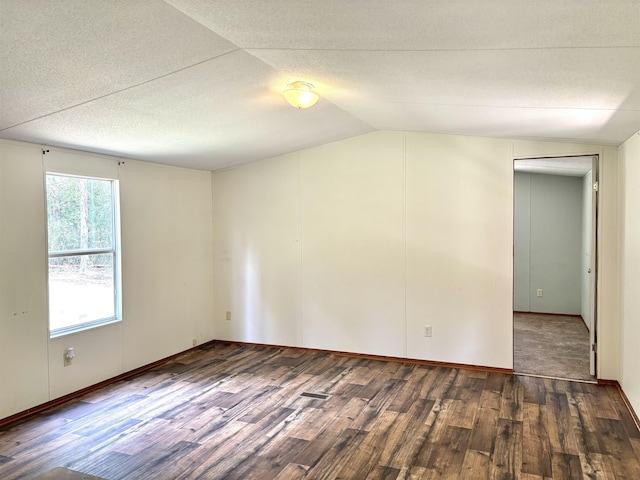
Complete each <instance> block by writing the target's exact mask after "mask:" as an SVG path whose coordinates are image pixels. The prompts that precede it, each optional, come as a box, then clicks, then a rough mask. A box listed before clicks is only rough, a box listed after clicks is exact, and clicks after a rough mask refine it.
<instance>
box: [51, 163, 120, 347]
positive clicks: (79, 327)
mask: <svg viewBox="0 0 640 480" xmlns="http://www.w3.org/2000/svg"><path fill="white" fill-rule="evenodd" d="M49 175H55V176H59V177H70V178H79V179H88V180H100V181H107V182H110V183H111V198H112V200H113V207H112V211H111V214H112V222H113V230H112V236H113V238H112V243H111V244H112V246H113V247H112V248H94V249H77V250H60V251H49V238H48V236H49V218H48V213H47V214H46V216H45V218H46V219H47V229H46V232H47V300H49V298H48V297H49V295H51V293H50V289H49V260H50V259H52V258H65V257H77V256H83V255H113V283H114V285H113V292H114V299H113V302H114V315H113V316H110V317H107V318H98V319H93V320H89V321H87V322H82V323H77V324H75V325H69V326H67V327H61V328H56V329H51V316H50V315H51V313H50V312H49V316H48V327H49V337H50V338H57V337H62V336H65V335H70V334H73V333H77V332H81V331H84V330H89V329H92V328H97V327H101V326H104V325H110V324H112V323H116V322H121V321H122V295H121V292H122V277H121V273H120V272H121V259H120V257H121V248H120V243H121V242H120V186H119V181H118V179H115V178H108V177H99V176H94V175H75V174H69V173H66V172H58V171H45V178H44V180H45V202H46V210H45V211H46V212H48V211H49V208H48V202H49V195H48V191H47V189H46V184H47V177H48V176H49ZM49 305H50V303H49V301H47V308H49Z"/></svg>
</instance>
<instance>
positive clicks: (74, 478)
mask: <svg viewBox="0 0 640 480" xmlns="http://www.w3.org/2000/svg"><path fill="white" fill-rule="evenodd" d="M34 480H104V479H102V478H100V477H94V476H93V475H87V474H86V473H82V472H76V471H74V470H69V469H67V468H62V467H58V468H54V469H53V470H49V471H48V472H44V473H43V474H41V475H38V476H37V477H36V478H35V479H34Z"/></svg>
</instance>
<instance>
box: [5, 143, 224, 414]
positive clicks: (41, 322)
mask: <svg viewBox="0 0 640 480" xmlns="http://www.w3.org/2000/svg"><path fill="white" fill-rule="evenodd" d="M49 149H50V153H48V154H47V156H46V157H45V158H46V159H47V160H46V161H47V163H49V162H52V161H53V159H54V158H56V157H57V160H58V163H57V165H58V167H59V168H64V169H65V170H64V171H66V172H67V173H73V172H75V173H78V174H92V172H96V171H99V170H101V169H104V168H108V169H110V170H111V171H115V172H116V173H115V175H116V176H117V177H118V178H119V180H120V201H121V225H122V270H123V279H122V288H123V292H122V298H123V321H122V322H119V323H115V324H111V325H107V326H103V327H99V328H96V329H91V330H86V331H84V332H79V333H76V334H72V335H67V336H64V337H58V338H56V339H53V340H50V339H49V334H48V318H47V243H46V212H45V192H44V177H43V175H44V168H43V156H42V153H41V148H40V147H39V146H37V145H30V144H24V143H18V142H8V141H1V142H0V183H1V188H0V342H1V345H0V346H1V348H0V360H1V364H0V418H2V417H6V416H9V415H12V414H14V413H16V412H20V411H23V410H25V409H28V408H31V407H34V406H36V405H39V404H41V403H44V402H46V401H48V400H51V399H54V398H57V397H59V396H62V395H65V394H68V393H71V392H73V391H76V390H79V389H81V388H84V387H86V386H89V385H92V384H95V383H97V382H100V381H102V380H105V379H107V378H110V377H113V376H115V375H118V374H120V373H124V372H126V371H128V370H132V369H134V368H137V367H140V366H143V365H146V364H148V363H150V362H153V361H155V360H159V359H161V358H164V357H167V356H169V355H172V354H174V353H178V352H180V351H184V350H187V349H188V348H190V347H191V346H192V343H193V339H196V340H197V341H198V342H199V343H201V342H206V341H209V340H211V339H213V328H212V327H213V323H212V316H213V301H212V296H211V292H212V291H213V271H212V268H211V265H212V264H213V259H212V248H211V245H212V193H211V174H210V173H209V172H201V171H194V170H186V169H180V168H174V167H167V166H164V165H154V164H150V163H143V162H135V161H132V160H123V159H115V158H113V157H105V156H97V155H89V154H83V153H81V152H74V151H68V150H62V149H53V148H49ZM118 162H121V163H122V162H124V164H122V165H118ZM54 163H55V162H54ZM67 347H74V349H75V354H76V357H75V359H74V361H73V364H72V365H71V366H68V367H63V351H64V349H65V348H67ZM7 387H10V388H7Z"/></svg>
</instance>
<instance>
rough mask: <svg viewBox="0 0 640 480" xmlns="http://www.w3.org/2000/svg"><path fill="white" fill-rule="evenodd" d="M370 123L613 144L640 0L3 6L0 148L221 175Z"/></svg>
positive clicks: (6, 1)
mask: <svg viewBox="0 0 640 480" xmlns="http://www.w3.org/2000/svg"><path fill="white" fill-rule="evenodd" d="M294 80H305V81H310V82H312V83H314V84H315V85H316V86H317V91H318V93H319V94H320V95H321V100H320V102H319V103H318V104H317V105H316V106H315V107H313V108H311V109H308V110H296V109H293V108H292V107H290V106H289V105H288V104H286V103H285V102H284V100H283V98H282V96H281V90H282V89H283V88H284V87H285V85H286V84H287V83H290V82H291V81H294ZM373 130H409V131H425V132H435V133H453V134H464V135H480V136H495V137H503V138H528V139H542V140H555V141H558V140H568V141H577V142H589V143H602V144H611V145H618V144H620V143H621V142H623V141H624V140H625V139H627V138H628V137H629V136H631V135H632V134H633V133H634V132H635V131H637V130H640V0H628V1H625V0H619V1H618V0H610V1H606V2H604V1H602V2H596V1H589V2H585V1H584V0H566V1H562V2H558V1H552V0H547V1H538V2H531V1H530V0H485V1H482V2H478V1H456V0H431V1H428V2H427V1H424V0H413V1H407V0H404V1H394V2H390V1H388V0H385V1H382V0H361V1H346V0H323V1H322V2H311V1H306V0H297V1H292V0H288V1H284V0H270V1H265V0H244V1H243V0H218V1H213V0H209V1H207V0H168V1H166V2H163V1H160V0H137V1H132V0H109V1H102V0H0V138H8V139H15V140H24V141H30V142H35V143H42V144H48V145H57V146H65V147H71V148H79V149H83V150H88V151H95V152H100V153H108V154H114V155H121V156H126V157H131V158H137V159H142V160H153V161H159V162H165V163H170V164H175V165H181V166H187V167H196V168H204V169H216V168H222V167H226V166H230V165H234V164H238V163H243V162H247V161H251V160H256V159H260V158H266V157H270V156H274V155H278V154H282V153H287V152H291V151H295V150H298V149H301V148H306V147H310V146H314V145H320V144H323V143H327V142H331V141H335V140H339V139H343V138H348V137H352V136H354V135H359V134H362V133H366V132H370V131H373Z"/></svg>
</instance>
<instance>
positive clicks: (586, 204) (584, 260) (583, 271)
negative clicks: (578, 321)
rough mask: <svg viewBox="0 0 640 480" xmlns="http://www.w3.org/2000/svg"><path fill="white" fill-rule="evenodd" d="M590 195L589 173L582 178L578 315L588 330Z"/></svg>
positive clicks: (589, 318) (589, 307)
mask: <svg viewBox="0 0 640 480" xmlns="http://www.w3.org/2000/svg"><path fill="white" fill-rule="evenodd" d="M592 195H593V188H592V183H591V171H589V172H588V173H587V174H586V175H585V176H584V177H582V231H581V236H582V241H581V244H582V245H581V247H582V248H581V252H580V254H581V255H580V279H581V287H580V292H581V293H580V298H581V301H580V315H582V319H583V320H584V323H585V325H586V326H587V328H588V329H591V302H590V301H589V300H590V295H591V274H590V273H589V270H590V268H591V243H592V241H591V234H592V232H591V228H592V225H593V222H592V210H593V209H592V205H591V203H592Z"/></svg>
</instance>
